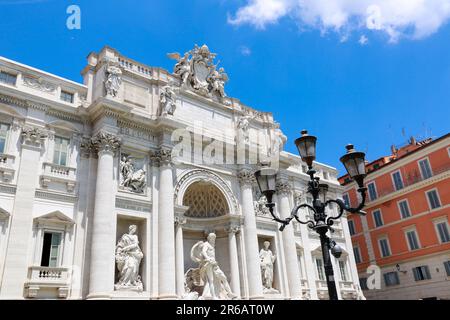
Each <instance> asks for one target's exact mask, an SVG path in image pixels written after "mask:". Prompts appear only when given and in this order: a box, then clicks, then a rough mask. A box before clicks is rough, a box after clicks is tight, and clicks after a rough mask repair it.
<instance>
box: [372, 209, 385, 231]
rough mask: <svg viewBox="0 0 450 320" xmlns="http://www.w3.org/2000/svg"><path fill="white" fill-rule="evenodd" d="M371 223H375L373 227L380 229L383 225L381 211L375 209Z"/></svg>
mask: <svg viewBox="0 0 450 320" xmlns="http://www.w3.org/2000/svg"><path fill="white" fill-rule="evenodd" d="M372 214H373V221H374V222H375V227H377V228H378V227H381V226H382V225H383V217H382V216H381V210H380V209H377V210H374V211H373V213H372Z"/></svg>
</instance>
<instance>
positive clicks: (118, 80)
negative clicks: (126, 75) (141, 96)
mask: <svg viewBox="0 0 450 320" xmlns="http://www.w3.org/2000/svg"><path fill="white" fill-rule="evenodd" d="M121 84H122V70H120V68H119V67H117V66H115V65H109V66H108V67H107V69H106V80H105V89H106V94H107V95H110V96H112V97H117V94H118V93H119V89H120V85H121Z"/></svg>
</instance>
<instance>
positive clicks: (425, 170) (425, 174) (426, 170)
mask: <svg viewBox="0 0 450 320" xmlns="http://www.w3.org/2000/svg"><path fill="white" fill-rule="evenodd" d="M419 167H420V172H421V174H422V178H423V179H428V178H431V176H432V175H433V173H432V172H431V166H430V162H429V161H428V159H422V160H420V161H419Z"/></svg>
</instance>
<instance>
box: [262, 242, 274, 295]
mask: <svg viewBox="0 0 450 320" xmlns="http://www.w3.org/2000/svg"><path fill="white" fill-rule="evenodd" d="M269 247H270V242H269V241H264V248H262V249H261V251H260V252H259V258H260V261H261V277H262V282H263V287H264V293H277V292H278V290H276V289H274V288H273V287H272V285H273V264H274V262H275V259H276V257H275V255H274V254H273V253H272V250H270V249H269Z"/></svg>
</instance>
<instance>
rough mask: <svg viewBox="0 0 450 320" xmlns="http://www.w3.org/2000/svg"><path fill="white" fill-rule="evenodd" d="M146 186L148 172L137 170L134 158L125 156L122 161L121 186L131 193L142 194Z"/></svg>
mask: <svg viewBox="0 0 450 320" xmlns="http://www.w3.org/2000/svg"><path fill="white" fill-rule="evenodd" d="M146 185H147V184H146V171H145V170H144V169H139V170H135V167H134V163H133V158H132V157H131V156H128V157H127V156H123V157H122V160H120V186H121V187H123V188H125V189H127V190H129V191H133V192H136V193H142V192H144V189H145V187H146Z"/></svg>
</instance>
